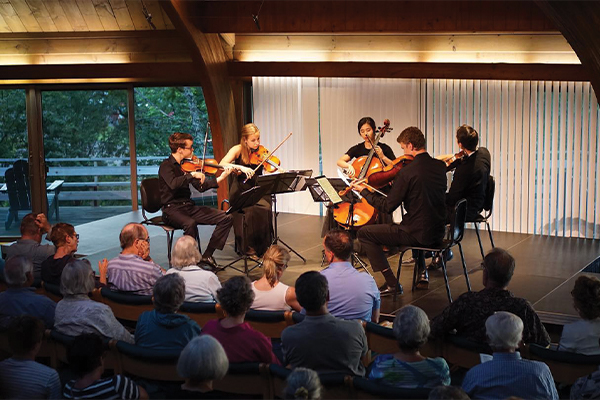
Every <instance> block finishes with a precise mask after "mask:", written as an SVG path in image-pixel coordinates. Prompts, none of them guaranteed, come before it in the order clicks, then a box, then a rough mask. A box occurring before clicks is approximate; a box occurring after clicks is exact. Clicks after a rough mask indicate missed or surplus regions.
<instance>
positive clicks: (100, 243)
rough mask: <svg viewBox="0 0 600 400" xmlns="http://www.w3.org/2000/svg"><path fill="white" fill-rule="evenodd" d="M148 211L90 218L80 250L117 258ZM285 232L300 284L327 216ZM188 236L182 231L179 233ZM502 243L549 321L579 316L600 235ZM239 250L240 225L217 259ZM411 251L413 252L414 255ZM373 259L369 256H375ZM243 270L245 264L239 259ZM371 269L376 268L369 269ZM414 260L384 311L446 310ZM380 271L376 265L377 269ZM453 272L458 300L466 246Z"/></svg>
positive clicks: (315, 265)
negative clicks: (420, 285)
mask: <svg viewBox="0 0 600 400" xmlns="http://www.w3.org/2000/svg"><path fill="white" fill-rule="evenodd" d="M141 220H142V216H141V212H128V213H125V214H120V215H115V216H113V217H110V218H106V219H104V220H101V221H95V222H90V223H86V224H82V225H78V226H77V227H76V230H77V233H79V234H80V245H79V250H78V253H81V254H85V255H86V256H87V258H88V259H89V260H90V261H91V262H92V265H94V268H96V269H97V262H98V261H99V260H101V259H102V258H105V257H106V258H108V259H110V258H112V257H115V256H116V255H117V254H118V253H119V251H120V248H119V231H120V230H121V228H122V227H123V225H125V224H126V223H127V222H140V221H141ZM278 220H279V224H278V233H279V236H280V238H281V239H282V240H283V241H284V242H285V243H287V244H288V245H289V246H291V247H292V248H293V249H294V250H296V251H297V252H298V253H300V254H301V255H302V256H303V257H304V258H306V263H303V262H302V260H301V259H300V258H298V257H297V256H295V255H294V254H292V259H291V261H290V263H289V268H288V269H287V270H286V272H285V274H284V276H283V278H282V282H284V283H286V284H292V285H293V284H294V282H295V281H296V279H297V278H298V276H299V275H300V274H302V273H303V272H306V271H311V270H320V269H321V250H322V239H321V237H320V232H321V226H322V222H323V217H317V216H311V215H301V214H285V213H281V214H280V215H279V218H278ZM212 230H213V228H212V227H209V226H207V227H204V226H200V236H201V243H202V248H204V247H205V246H206V244H207V243H208V240H209V238H210V235H211V233H212ZM149 233H150V237H151V253H150V254H151V256H152V258H153V259H154V260H155V261H156V262H158V263H159V264H161V265H162V266H164V267H167V266H168V262H167V249H166V235H165V233H164V231H163V230H162V229H161V228H158V227H150V228H149ZM180 235H181V231H177V233H176V238H177V237H179V236H180ZM493 235H494V241H495V244H496V246H498V247H501V248H504V249H507V250H509V251H510V252H511V254H512V255H513V256H514V257H515V259H516V264H517V266H516V270H515V274H514V277H513V279H512V281H511V284H510V286H509V289H510V290H511V291H512V292H513V293H514V294H515V295H516V296H519V297H524V298H526V299H528V300H529V301H530V302H531V303H532V304H533V306H534V308H535V309H536V310H537V311H538V313H539V314H540V317H541V318H542V320H543V321H544V322H545V323H549V324H557V325H562V324H564V323H565V322H568V321H571V320H573V319H574V318H576V317H577V314H576V312H575V310H574V309H573V305H572V300H571V295H570V292H571V289H572V288H573V283H574V281H575V279H577V277H578V276H579V275H580V274H588V273H586V272H582V271H583V270H584V269H585V268H586V267H587V266H589V265H590V264H592V263H593V262H594V261H595V260H596V259H598V258H599V257H600V240H589V239H572V238H556V237H548V236H538V235H527V234H517V233H506V232H493ZM482 241H483V246H484V250H485V251H489V250H490V241H489V238H488V236H487V232H482ZM462 243H463V250H464V254H465V259H466V263H467V269H468V270H469V278H470V281H471V286H472V289H473V290H480V289H481V288H482V287H483V285H482V282H481V280H482V279H481V277H482V270H481V267H480V264H481V261H482V260H481V254H480V252H479V246H478V244H477V237H476V235H475V231H474V230H473V229H467V230H466V233H465V237H464V239H463V241H462ZM236 257H237V256H236V254H235V252H234V248H233V231H232V232H231V233H230V235H229V240H228V242H227V245H226V247H225V249H224V250H223V251H222V252H219V251H217V252H216V253H215V258H216V259H217V261H218V262H219V263H220V264H227V263H229V262H231V261H232V260H234V259H235V258H236ZM405 257H407V258H408V257H410V255H406V256H405ZM365 261H367V262H368V260H366V258H365ZM389 261H390V265H391V266H392V267H393V268H394V270H395V269H396V268H397V266H398V255H395V256H393V257H390V259H389ZM236 266H237V267H239V268H243V262H239V263H237V264H236ZM369 270H370V268H369ZM412 271H413V269H412V264H409V265H404V268H403V271H402V274H401V277H400V281H401V283H402V285H403V286H404V294H403V295H401V296H399V297H398V298H397V299H396V302H393V301H392V298H391V297H384V298H383V299H382V306H381V311H382V313H385V314H394V313H395V312H396V311H397V310H398V309H399V308H400V307H402V306H404V305H406V304H413V305H416V306H418V307H421V308H422V309H423V310H425V312H427V314H428V315H429V316H430V318H431V317H433V316H435V315H437V314H439V313H440V312H441V311H442V310H443V309H444V308H445V307H446V306H447V305H448V299H447V296H446V290H445V287H444V278H443V275H442V273H441V271H432V272H430V285H429V290H418V291H415V292H411V290H410V287H411V279H412ZM371 272H372V271H371ZM237 274H240V272H238V271H235V270H233V269H227V270H225V271H223V272H220V273H219V278H220V280H221V281H225V280H227V279H228V278H229V277H231V276H234V275H237ZM261 274H262V270H261V269H255V270H254V271H252V272H251V273H250V275H249V276H250V278H251V279H253V280H254V279H258V278H259V277H260V276H261ZM589 275H598V274H589ZM374 278H375V280H376V282H377V284H378V285H381V284H383V278H382V276H381V274H379V273H375V274H374ZM448 278H449V281H450V288H451V291H452V297H453V298H454V299H456V298H457V297H458V296H459V295H460V294H461V293H464V292H465V291H466V290H467V288H466V284H465V278H464V275H463V273H462V266H461V262H460V255H459V254H458V249H456V251H454V259H453V260H451V261H450V262H449V263H448Z"/></svg>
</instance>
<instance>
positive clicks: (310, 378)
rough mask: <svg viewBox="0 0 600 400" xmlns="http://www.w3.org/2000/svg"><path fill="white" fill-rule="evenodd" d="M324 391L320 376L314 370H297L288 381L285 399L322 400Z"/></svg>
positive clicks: (284, 391)
mask: <svg viewBox="0 0 600 400" xmlns="http://www.w3.org/2000/svg"><path fill="white" fill-rule="evenodd" d="M322 389H323V387H322V386H321V380H320V379H319V374H317V373H316V372H315V371H313V370H312V369H308V368H296V369H294V370H293V371H292V373H291V374H290V375H289V376H288V377H287V379H286V386H285V389H283V398H284V399H307V400H308V399H320V398H321V391H322Z"/></svg>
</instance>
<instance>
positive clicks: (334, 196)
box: [316, 176, 343, 204]
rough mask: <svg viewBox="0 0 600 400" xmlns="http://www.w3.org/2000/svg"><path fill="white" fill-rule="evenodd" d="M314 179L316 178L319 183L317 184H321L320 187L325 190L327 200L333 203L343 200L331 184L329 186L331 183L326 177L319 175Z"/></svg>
mask: <svg viewBox="0 0 600 400" xmlns="http://www.w3.org/2000/svg"><path fill="white" fill-rule="evenodd" d="M316 179H317V183H318V184H319V186H321V188H323V190H324V191H325V194H326V195H327V197H329V200H330V201H331V202H332V203H333V204H339V203H341V202H343V200H342V198H341V197H340V195H339V194H338V192H336V191H335V189H334V188H333V186H331V183H330V182H329V180H327V177H325V176H319V177H317V178H316Z"/></svg>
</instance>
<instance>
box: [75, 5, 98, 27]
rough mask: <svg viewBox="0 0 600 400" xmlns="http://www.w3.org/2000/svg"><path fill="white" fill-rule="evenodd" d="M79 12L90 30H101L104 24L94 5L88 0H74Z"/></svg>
mask: <svg viewBox="0 0 600 400" xmlns="http://www.w3.org/2000/svg"><path fill="white" fill-rule="evenodd" d="M76 3H77V7H79V12H80V13H81V15H83V19H84V20H85V23H86V24H87V26H88V29H89V30H90V31H92V32H96V31H103V30H104V25H102V22H101V21H100V17H99V16H98V12H97V11H96V7H94V3H92V2H91V1H90V0H76Z"/></svg>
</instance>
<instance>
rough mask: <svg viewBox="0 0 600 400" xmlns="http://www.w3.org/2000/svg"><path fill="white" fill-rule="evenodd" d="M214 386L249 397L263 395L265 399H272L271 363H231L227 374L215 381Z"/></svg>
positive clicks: (216, 388)
mask: <svg viewBox="0 0 600 400" xmlns="http://www.w3.org/2000/svg"><path fill="white" fill-rule="evenodd" d="M213 388H214V389H215V390H220V391H222V392H227V393H235V394H239V395H244V396H248V397H254V396H262V398H263V399H272V398H273V396H272V395H271V379H270V375H269V364H264V363H255V362H245V363H230V364H229V370H227V375H225V377H224V378H223V379H220V380H215V381H213Z"/></svg>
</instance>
